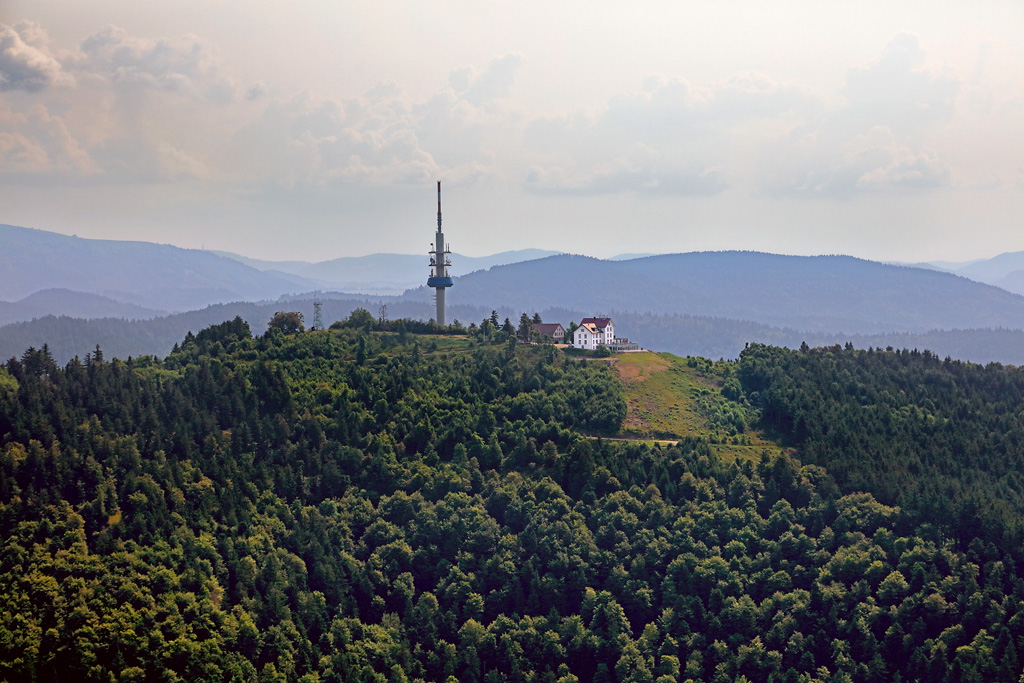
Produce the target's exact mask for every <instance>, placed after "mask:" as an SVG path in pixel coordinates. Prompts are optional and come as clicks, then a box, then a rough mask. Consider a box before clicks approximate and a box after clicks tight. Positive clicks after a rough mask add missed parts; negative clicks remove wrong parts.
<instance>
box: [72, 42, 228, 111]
mask: <svg viewBox="0 0 1024 683" xmlns="http://www.w3.org/2000/svg"><path fill="white" fill-rule="evenodd" d="M69 65H70V66H71V67H73V68H74V69H75V70H76V71H80V72H83V73H86V74H89V75H92V76H101V77H103V78H106V79H108V80H109V81H110V82H111V83H113V84H115V85H117V86H119V87H125V88H129V89H130V88H144V89H157V90H163V91H167V92H171V93H178V94H182V95H185V96H188V97H192V98H195V99H199V100H203V101H206V102H210V103H214V104H227V103H230V102H231V101H233V100H234V99H235V91H236V90H237V87H236V84H235V83H234V81H233V80H232V79H230V78H228V77H226V76H225V75H224V74H223V73H222V68H221V65H220V61H219V59H218V57H217V55H216V51H215V50H214V49H213V48H212V47H211V46H210V45H208V44H207V43H205V42H204V41H203V40H201V39H200V38H199V37H198V36H195V35H193V34H186V35H183V36H177V37H172V38H159V39H150V38H143V37H140V36H133V35H130V34H128V33H127V32H126V31H124V30H122V29H120V28H117V27H116V26H107V27H106V28H104V29H102V30H100V31H98V32H96V33H94V34H92V35H91V36H89V37H88V38H86V39H85V40H84V41H83V42H82V44H81V45H80V46H79V51H78V53H77V54H75V55H74V57H73V58H72V60H71V61H69Z"/></svg>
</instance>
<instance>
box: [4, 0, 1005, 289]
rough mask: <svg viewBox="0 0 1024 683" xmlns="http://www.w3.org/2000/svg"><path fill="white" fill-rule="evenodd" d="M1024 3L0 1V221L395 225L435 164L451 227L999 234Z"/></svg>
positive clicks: (982, 241)
mask: <svg viewBox="0 0 1024 683" xmlns="http://www.w3.org/2000/svg"><path fill="white" fill-rule="evenodd" d="M1022 29H1024V3H1022V2H1020V0H1007V1H1005V2H999V1H991V2H985V1H982V2H979V3H966V2H963V1H962V0H928V1H925V2H917V1H913V0H906V1H904V0H886V1H885V2H873V1H867V2H845V1H843V2H836V1H832V0H813V1H812V0H801V1H791V2H786V1H782V2H763V1H757V2H730V1H728V0H726V1H723V2H703V1H702V2H687V1H684V0H675V1H654V0H652V1H644V0H640V1H638V2H633V3H627V2H622V1H621V0H616V1H614V2H613V1H605V0H589V1H588V2H585V3H584V2H559V1H558V0H539V1H535V0H521V1H517V2H511V1H509V2H479V1H475V2H469V1H466V2H445V1H434V2H422V1H417V2H388V1H386V0H372V1H365V2H364V1H363V0H355V1H353V0H348V1H343V2H339V1H338V0H303V2H287V1H285V0H245V1H244V2H239V1H227V0H176V2H173V3H169V2H163V3H158V2H144V1H140V0H90V2H74V3H69V2H67V0H31V1H25V0H0V175H2V178H0V223H9V224H13V225H22V226H29V227H36V228H41V229H46V230H53V231H56V232H61V233H65V234H78V235H79V236H81V237H98V238H110V239H140V240H147V241H155V242H162V243H170V244H176V245H179V246H184V247H196V248H199V247H205V248H207V249H224V250H230V251H235V252H238V253H242V254H245V255H248V256H253V257H258V258H269V259H304V260H323V259H328V258H334V257H337V256H342V255H361V254H368V253H374V252H401V253H417V252H425V251H426V249H427V247H428V244H429V242H430V241H431V240H432V236H433V227H434V222H435V208H434V202H435V185H434V182H435V181H436V180H441V181H442V182H443V203H444V207H443V208H444V219H445V222H444V226H445V233H446V236H447V238H448V240H449V241H450V242H451V244H452V247H453V249H454V250H455V251H459V252H462V253H467V254H473V255H483V254H489V253H493V252H497V251H503V250H506V249H522V248H531V247H535V248H546V249H557V250H563V251H569V252H573V253H585V254H590V255H594V256H601V257H605V256H611V255H614V254H619V253H623V252H657V253H664V252H676V251H693V250H717V249H750V250H760V251H772V252H777V253H789V254H821V253H847V254H852V255H855V256H861V257H865V258H873V259H882V260H952V261H960V260H967V259H972V258H981V257H987V256H993V255H995V254H998V253H1000V252H1004V251H1020V250H1024V230H1022V228H1024V220H1022V217H1024V41H1022V40H1020V35H1021V31H1022ZM453 270H454V272H456V274H457V270H458V268H457V264H456V268H455V269H453Z"/></svg>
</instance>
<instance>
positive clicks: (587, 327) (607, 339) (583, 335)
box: [572, 318, 615, 351]
mask: <svg viewBox="0 0 1024 683" xmlns="http://www.w3.org/2000/svg"><path fill="white" fill-rule="evenodd" d="M614 343H615V323H613V322H612V319H611V318H584V319H583V320H581V321H580V326H579V327H577V328H576V331H575V332H574V333H573V335H572V345H573V346H574V347H576V348H577V349H588V350H591V351H592V350H594V349H596V348H597V347H598V346H600V345H602V344H603V345H605V346H608V347H611V345H612V344H614Z"/></svg>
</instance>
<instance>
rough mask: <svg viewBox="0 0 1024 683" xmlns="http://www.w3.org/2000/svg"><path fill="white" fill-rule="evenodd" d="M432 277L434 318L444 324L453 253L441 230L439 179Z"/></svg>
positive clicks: (438, 182) (450, 283)
mask: <svg viewBox="0 0 1024 683" xmlns="http://www.w3.org/2000/svg"><path fill="white" fill-rule="evenodd" d="M430 249H431V250H430V251H429V252H427V253H429V254H430V277H429V278H427V287H433V288H434V302H435V303H436V305H437V316H436V317H435V318H434V320H435V321H436V322H437V324H438V325H444V324H446V323H445V317H444V290H445V288H447V287H451V286H452V284H453V283H452V278H451V276H450V275H449V274H448V267H449V266H451V265H452V262H451V259H449V258H448V254H450V253H452V252H451V250H450V249H449V248H448V244H447V243H446V242H445V241H444V233H443V232H442V231H441V181H440V180H438V181H437V234H436V235H434V243H433V244H432V245H430Z"/></svg>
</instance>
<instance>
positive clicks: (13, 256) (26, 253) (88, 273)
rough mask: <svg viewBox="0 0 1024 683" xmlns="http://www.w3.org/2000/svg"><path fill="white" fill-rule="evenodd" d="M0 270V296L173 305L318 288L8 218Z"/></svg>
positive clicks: (199, 255) (210, 257)
mask: <svg viewBox="0 0 1024 683" xmlns="http://www.w3.org/2000/svg"><path fill="white" fill-rule="evenodd" d="M0 272H2V273H4V277H3V278H2V279H0V300H6V301H17V300H20V299H23V298H25V297H27V296H29V295H30V294H34V293H35V292H38V291H40V290H45V289H67V290H74V291H79V292H88V293H91V294H99V295H101V296H104V297H108V298H110V299H116V300H118V301H123V302H125V303H129V304H134V305H136V306H143V307H146V308H152V309H158V310H170V311H182V310H190V309H195V308H201V307H203V306H208V305H210V304H213V303H222V302H227V301H238V300H253V299H270V298H273V299H276V298H277V297H279V296H281V295H282V294H287V293H293V292H300V291H309V290H311V289H314V288H315V286H311V283H308V282H304V281H302V279H301V278H297V277H294V276H289V277H283V276H281V275H278V274H274V273H265V272H262V271H259V270H256V269H255V268H250V267H249V266H246V265H244V264H242V263H239V262H237V261H233V260H231V259H226V258H222V257H220V256H217V255H216V254H212V253H210V252H206V251H200V250H196V249H181V248H179V247H173V246H170V245H166V244H153V243H150V242H130V241H121V240H93V239H81V238H78V237H68V236H67V235H60V234H57V233H53V232H46V231H43V230H34V229H31V228H19V227H16V226H12V225H0Z"/></svg>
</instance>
